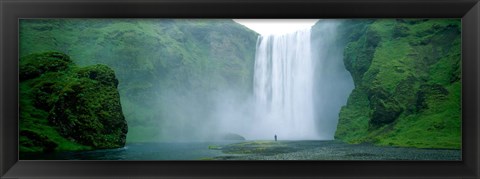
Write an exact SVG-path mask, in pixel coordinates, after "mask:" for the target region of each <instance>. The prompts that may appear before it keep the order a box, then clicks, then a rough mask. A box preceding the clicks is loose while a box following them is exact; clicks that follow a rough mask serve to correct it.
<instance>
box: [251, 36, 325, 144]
mask: <svg viewBox="0 0 480 179" xmlns="http://www.w3.org/2000/svg"><path fill="white" fill-rule="evenodd" d="M310 34H311V32H310V29H305V30H300V31H297V32H293V33H288V34H283V35H266V36H260V37H259V38H258V41H257V51H256V57H255V74H254V95H255V103H256V104H255V105H256V108H255V109H256V112H255V118H256V120H257V122H256V125H255V127H254V129H252V130H253V131H252V132H253V133H255V134H256V135H257V136H256V137H258V138H268V139H269V138H272V137H273V135H275V134H276V135H278V136H279V138H281V139H317V138H318V134H317V131H316V127H315V125H316V124H315V119H314V109H313V105H314V101H313V100H314V98H313V78H314V76H313V75H314V73H313V72H314V71H313V70H314V63H313V59H312V55H311V42H310V39H311V38H310Z"/></svg>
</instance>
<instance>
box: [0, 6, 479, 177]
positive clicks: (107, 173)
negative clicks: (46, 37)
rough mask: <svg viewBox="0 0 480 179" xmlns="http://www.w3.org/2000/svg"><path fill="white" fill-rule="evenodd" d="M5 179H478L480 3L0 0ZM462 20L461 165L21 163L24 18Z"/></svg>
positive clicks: (0, 146)
mask: <svg viewBox="0 0 480 179" xmlns="http://www.w3.org/2000/svg"><path fill="white" fill-rule="evenodd" d="M0 12H1V14H0V19H1V20H0V22H1V24H0V27H1V33H0V34H1V35H0V41H1V51H0V54H1V60H0V68H1V69H0V77H1V78H0V87H1V88H0V115H1V116H0V160H1V161H0V177H3V178H70V177H71V178H87V177H88V178H95V177H98V178H105V177H112V178H119V177H128V178H131V177H142V178H147V177H155V178H192V177H203V178H267V177H268V178H300V177H306V178H394V177H395V178H426V177H430V178H478V177H480V170H479V169H480V160H479V156H480V155H479V154H480V153H479V152H480V142H479V141H480V139H479V132H480V130H479V129H480V123H479V121H478V120H479V112H480V110H479V105H478V104H479V102H480V95H479V92H480V91H479V90H480V89H479V85H480V83H479V79H480V78H479V76H480V63H479V62H478V60H479V59H480V52H479V51H480V50H479V49H480V47H479V44H480V3H479V1H478V0H299V1H294V0H202V1H198V0H197V1H195V0H177V1H174V0H161V1H154V0H141V1H135V0H126V1H119V0H117V1H110V0H37V1H32V0H0ZM418 17H421V18H462V119H463V123H462V132H463V133H462V137H463V138H462V145H463V146H462V156H463V157H462V158H463V160H462V161H405V162H399V161H311V162H307V161H188V162H187V161H186V162H183V161H173V162H172V161H168V162H166V161H18V157H17V154H18V100H17V99H18V19H19V18H418Z"/></svg>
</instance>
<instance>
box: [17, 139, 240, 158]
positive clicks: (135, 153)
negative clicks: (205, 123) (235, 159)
mask: <svg viewBox="0 0 480 179" xmlns="http://www.w3.org/2000/svg"><path fill="white" fill-rule="evenodd" d="M233 142H238V141H215V142H160V143H129V144H127V145H126V146H125V147H123V148H118V149H105V150H93V151H82V152H58V153H50V154H21V155H20V160H202V159H209V158H212V157H215V156H221V155H222V151H221V150H211V149H208V146H220V145H227V144H229V143H233Z"/></svg>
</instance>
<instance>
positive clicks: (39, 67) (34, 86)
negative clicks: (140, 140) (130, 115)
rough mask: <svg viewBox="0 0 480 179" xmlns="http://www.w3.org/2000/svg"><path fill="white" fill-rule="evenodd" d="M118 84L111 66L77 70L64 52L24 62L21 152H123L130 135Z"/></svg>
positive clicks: (29, 57) (39, 56) (24, 58)
mask: <svg viewBox="0 0 480 179" xmlns="http://www.w3.org/2000/svg"><path fill="white" fill-rule="evenodd" d="M117 86H118V80H117V79H116V77H115V73H114V71H113V70H112V69H110V68H109V67H107V66H105V65H92V66H86V67H81V68H80V67H77V66H76V65H75V64H74V63H73V62H72V60H71V59H70V57H69V56H67V55H65V54H63V53H58V52H46V53H37V54H31V55H27V56H24V57H23V58H21V59H20V151H21V152H53V151H64V150H90V149H103V148H118V147H123V146H124V145H125V139H126V134H127V131H128V128H127V123H126V121H125V118H124V116H123V113H122V108H121V104H120V96H119V93H118V91H117Z"/></svg>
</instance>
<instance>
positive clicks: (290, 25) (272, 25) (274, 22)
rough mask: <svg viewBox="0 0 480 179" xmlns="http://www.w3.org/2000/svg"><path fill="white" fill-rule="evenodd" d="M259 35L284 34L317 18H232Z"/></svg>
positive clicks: (309, 24)
mask: <svg viewBox="0 0 480 179" xmlns="http://www.w3.org/2000/svg"><path fill="white" fill-rule="evenodd" d="M234 21H235V22H238V23H240V24H242V25H244V26H247V27H248V28H250V29H252V30H254V31H255V32H257V33H259V34H261V35H267V34H285V33H288V32H294V31H296V30H300V29H306V28H308V27H311V26H313V24H315V22H317V21H318V19H234Z"/></svg>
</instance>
